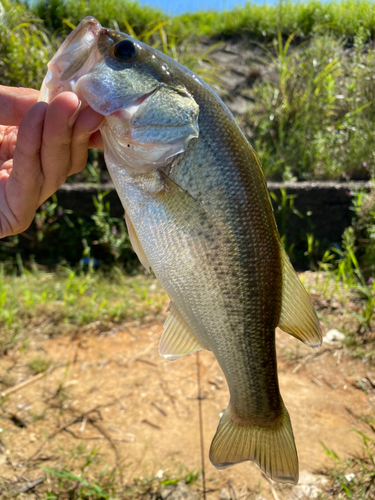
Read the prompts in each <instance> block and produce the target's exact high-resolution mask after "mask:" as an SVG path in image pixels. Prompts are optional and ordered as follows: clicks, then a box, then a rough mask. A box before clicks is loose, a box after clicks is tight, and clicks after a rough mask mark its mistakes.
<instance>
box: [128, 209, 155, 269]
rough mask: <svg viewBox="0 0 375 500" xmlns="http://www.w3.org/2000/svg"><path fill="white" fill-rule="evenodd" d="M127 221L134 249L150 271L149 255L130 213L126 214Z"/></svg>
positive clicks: (143, 264)
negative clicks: (142, 244)
mask: <svg viewBox="0 0 375 500" xmlns="http://www.w3.org/2000/svg"><path fill="white" fill-rule="evenodd" d="M125 222H126V227H127V228H128V234H129V239H130V243H131V245H132V247H133V250H134V252H135V253H136V254H137V256H138V259H139V260H140V262H141V264H142V266H143V267H145V268H146V271H147V272H148V273H149V272H150V268H151V266H150V264H149V263H148V260H147V257H146V255H145V253H144V251H143V248H142V246H141V243H140V241H139V239H138V236H137V233H136V232H135V229H134V226H133V223H132V221H131V220H130V217H129V216H128V214H125Z"/></svg>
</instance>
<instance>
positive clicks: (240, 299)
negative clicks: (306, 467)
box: [40, 17, 321, 483]
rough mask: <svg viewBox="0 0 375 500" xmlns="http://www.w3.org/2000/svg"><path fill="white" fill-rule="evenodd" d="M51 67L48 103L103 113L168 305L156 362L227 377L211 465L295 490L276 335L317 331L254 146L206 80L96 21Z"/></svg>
mask: <svg viewBox="0 0 375 500" xmlns="http://www.w3.org/2000/svg"><path fill="white" fill-rule="evenodd" d="M48 68H49V69H48V73H47V75H46V77H45V79H44V82H43V85H42V89H41V97H40V99H42V100H46V101H50V100H51V99H53V97H54V96H56V95H57V94H58V93H59V92H62V91H64V90H69V91H73V92H75V93H76V94H77V96H78V97H79V99H80V100H81V101H82V103H83V105H86V106H91V107H92V108H93V109H94V110H95V111H97V112H98V113H101V114H102V115H104V116H105V119H104V121H103V123H102V125H101V134H102V137H103V142H104V155H105V161H106V164H107V167H108V169H109V172H110V175H111V177H112V180H113V182H114V184H115V187H116V189H117V192H118V194H119V196H120V198H121V201H122V204H123V206H124V209H125V212H126V222H127V226H128V230H129V235H130V239H131V242H132V245H133V248H134V250H135V251H136V253H137V254H138V256H139V259H140V261H141V262H142V264H143V265H144V266H145V267H146V269H150V268H152V270H153V271H154V273H155V275H156V276H157V278H158V279H159V280H160V282H161V284H162V286H163V287H164V289H165V290H166V292H167V293H168V295H169V297H170V299H171V304H170V313H169V316H168V318H167V320H166V323H165V325H164V333H163V335H162V338H161V341H160V346H159V352H160V354H161V355H162V356H164V357H166V358H167V359H176V358H178V357H180V356H183V355H185V354H188V353H192V352H195V351H198V350H200V349H209V350H211V351H212V352H213V354H214V355H215V357H216V359H217V361H218V362H219V364H220V367H221V368H222V370H223V372H224V374H225V377H226V380H227V382H228V387H229V391H230V402H229V406H228V408H227V409H226V411H225V413H224V414H223V416H222V417H221V420H220V423H219V426H218V429H217V432H216V435H215V436H214V438H213V441H212V444H211V450H210V459H211V462H212V463H213V464H214V465H215V466H216V467H219V468H223V467H227V466H229V465H232V464H235V463H238V462H242V461H245V460H252V461H254V462H255V463H257V464H258V465H259V467H260V468H261V469H262V470H263V471H264V472H265V473H266V474H267V475H268V476H269V477H270V478H272V479H274V480H276V481H284V482H291V483H297V482H298V458H297V452H296V447H295V443H294V437H293V431H292V427H291V423H290V418H289V414H288V412H287V410H286V408H285V406H284V403H283V400H282V398H281V395H280V391H279V385H278V378H277V363H276V352H275V328H276V327H277V326H279V327H280V328H281V329H282V330H284V331H285V332H288V333H290V334H291V335H293V336H295V337H297V338H298V339H300V340H301V341H302V342H305V343H306V344H308V345H310V346H313V347H315V346H319V345H320V344H321V332H320V326H319V322H318V320H317V317H316V315H315V312H314V310H313V307H312V304H311V301H310V298H309V296H308V294H307V292H306V291H305V289H304V287H303V286H302V284H301V282H300V281H299V279H298V277H297V275H296V273H295V272H294V270H293V267H292V265H291V264H290V262H289V259H288V257H287V255H286V253H285V251H284V250H283V247H282V245H281V243H280V239H279V235H278V232H277V228H276V224H275V220H274V216H273V212H272V206H271V203H270V199H269V195H268V191H267V186H266V182H265V179H264V177H263V174H262V171H261V168H260V164H259V161H258V158H257V156H256V154H255V153H254V150H253V149H252V147H251V146H250V144H249V143H248V141H247V140H246V138H245V137H244V135H243V134H242V132H241V130H240V129H239V127H238V126H237V124H236V122H235V120H234V118H233V116H232V115H231V113H230V112H229V110H228V109H227V107H226V106H225V105H224V104H223V103H222V102H221V100H220V99H219V98H218V96H217V95H216V94H215V93H214V92H213V91H212V90H211V89H210V88H209V87H208V86H207V85H206V84H205V83H204V82H203V81H202V80H201V79H200V78H199V77H197V76H196V75H195V74H193V73H192V72H190V71H189V70H188V69H186V68H185V67H183V66H181V65H180V64H178V63H177V62H175V61H173V60H172V59H170V58H169V57H167V56H166V55H164V54H162V53H160V52H158V51H157V50H155V49H153V48H151V47H149V46H147V45H145V44H143V43H141V42H139V41H138V40H135V39H132V38H131V37H129V36H127V35H126V34H124V33H120V32H117V31H112V30H109V29H106V28H103V27H102V26H101V25H100V24H99V22H98V21H97V20H96V19H94V18H92V17H86V18H85V19H84V20H83V21H82V22H81V23H80V24H79V25H78V26H77V28H76V29H75V30H74V31H73V32H72V33H71V34H70V35H69V36H68V38H67V39H66V40H65V41H64V43H63V44H62V46H61V47H60V49H59V50H58V51H57V53H56V54H55V56H54V57H53V58H52V60H51V61H50V63H49V65H48Z"/></svg>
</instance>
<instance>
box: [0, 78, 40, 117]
mask: <svg viewBox="0 0 375 500" xmlns="http://www.w3.org/2000/svg"><path fill="white" fill-rule="evenodd" d="M38 95H39V92H38V91H37V90H34V89H26V88H21V87H14V88H13V87H5V86H4V85H0V124H1V125H19V124H20V122H21V120H22V117H23V115H24V114H25V113H26V112H27V111H28V110H29V109H30V108H31V106H33V105H34V104H35V103H36V102H37V100H38Z"/></svg>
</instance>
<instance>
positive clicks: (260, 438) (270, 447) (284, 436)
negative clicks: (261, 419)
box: [210, 405, 298, 484]
mask: <svg viewBox="0 0 375 500" xmlns="http://www.w3.org/2000/svg"><path fill="white" fill-rule="evenodd" d="M210 460H211V462H212V463H213V465H214V466H215V467H217V468H219V469H221V468H225V467H228V466H229V465H233V464H236V463H238V462H244V461H245V460H252V461H254V462H255V463H256V464H258V465H259V467H260V468H261V469H262V470H263V471H264V472H265V473H266V474H267V476H268V477H270V478H271V479H273V480H274V481H281V482H285V483H293V484H297V483H298V457H297V451H296V446H295V444H294V436H293V430H292V426H291V423H290V418H289V414H288V411H287V409H286V408H285V406H284V405H283V414H282V417H281V418H280V421H279V422H278V423H277V424H276V425H275V426H274V427H260V426H259V425H256V426H251V425H247V424H238V423H235V422H233V421H232V418H231V409H230V408H229V407H228V408H227V409H226V410H225V412H224V415H223V416H222V417H221V420H220V423H219V426H218V428H217V431H216V434H215V437H214V439H213V441H212V444H211V449H210Z"/></svg>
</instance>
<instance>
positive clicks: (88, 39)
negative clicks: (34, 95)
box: [38, 16, 104, 102]
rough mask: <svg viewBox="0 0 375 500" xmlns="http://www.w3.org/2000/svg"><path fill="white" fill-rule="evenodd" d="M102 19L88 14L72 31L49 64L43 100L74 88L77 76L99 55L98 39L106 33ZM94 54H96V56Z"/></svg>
mask: <svg viewBox="0 0 375 500" xmlns="http://www.w3.org/2000/svg"><path fill="white" fill-rule="evenodd" d="M103 31H104V30H103V28H102V26H101V24H100V23H99V21H97V20H96V19H95V18H94V17H92V16H87V17H85V18H84V19H83V20H82V21H81V22H80V23H79V25H78V26H77V27H76V28H75V29H74V30H73V31H72V32H71V33H70V34H69V36H68V37H67V38H66V39H65V41H64V42H63V43H62V45H61V47H60V48H59V49H58V51H57V52H56V54H55V55H54V56H53V58H52V59H51V61H50V62H49V63H48V71H47V74H46V76H45V78H44V80H43V83H42V87H41V89H40V93H39V98H38V100H39V101H46V102H50V101H52V99H53V98H54V97H56V95H57V94H59V93H60V92H63V91H64V90H72V85H73V84H74V81H75V79H77V78H75V77H77V75H79V73H82V68H84V67H85V66H86V65H87V62H88V61H89V60H90V59H92V58H94V59H97V56H96V57H95V54H97V52H98V51H97V50H95V46H96V45H97V41H98V38H99V37H100V35H101V33H102V32H103ZM93 55H94V57H93Z"/></svg>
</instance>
